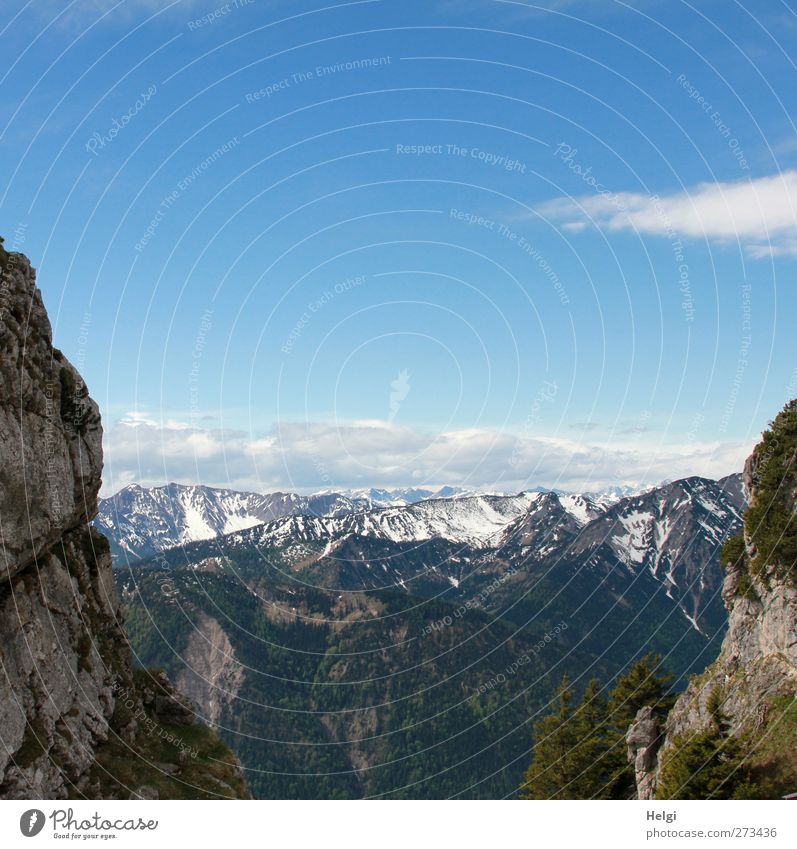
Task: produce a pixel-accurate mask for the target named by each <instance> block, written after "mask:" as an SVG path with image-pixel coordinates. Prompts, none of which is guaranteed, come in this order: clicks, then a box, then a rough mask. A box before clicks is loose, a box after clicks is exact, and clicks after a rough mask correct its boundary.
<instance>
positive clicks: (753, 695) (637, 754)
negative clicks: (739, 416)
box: [627, 401, 797, 799]
mask: <svg viewBox="0 0 797 849" xmlns="http://www.w3.org/2000/svg"><path fill="white" fill-rule="evenodd" d="M744 485H745V488H746V490H747V492H748V494H749V498H750V507H749V509H748V511H747V513H746V515H745V525H744V534H743V535H740V536H739V537H736V538H734V539H732V540H731V541H730V542H729V543H728V544H727V545H726V547H725V550H724V552H723V559H724V560H725V564H726V568H727V573H726V577H725V581H724V585H723V590H722V597H723V601H724V602H725V606H726V607H727V609H728V631H727V633H726V636H725V638H724V641H723V643H722V648H721V650H720V654H719V656H718V658H717V660H716V661H715V662H714V663H713V664H712V665H711V666H710V667H709V668H708V669H707V670H706V671H705V672H704V673H703V674H702V675H700V676H699V677H697V678H696V679H694V680H692V682H691V683H690V685H689V687H688V688H687V690H686V691H685V692H684V693H683V695H681V696H680V697H679V699H678V700H677V702H676V703H675V706H674V707H673V709H672V710H671V712H670V714H669V716H668V717H667V720H666V723H665V726H664V728H663V729H661V728H659V727H658V726H657V724H656V722H655V719H654V718H652V716H651V714H650V711H649V710H648V709H646V708H643V709H642V710H641V711H640V712H639V714H638V716H637V721H636V723H635V724H634V725H633V726H632V727H631V729H630V731H629V734H628V737H627V741H628V744H629V760H630V761H632V762H633V763H634V764H635V767H636V774H637V789H638V794H639V797H640V798H643V799H645V798H653V797H654V796H659V797H661V798H667V797H671V796H682V797H686V798H688V797H690V795H691V792H692V791H693V790H694V789H695V787H697V786H700V787H701V788H703V790H704V791H705V788H706V787H707V786H708V785H707V784H706V783H705V782H703V781H701V778H700V766H699V763H698V761H699V758H698V752H699V751H703V752H704V753H705V752H708V754H709V755H715V757H714V759H713V761H712V763H713V767H712V768H713V769H714V778H713V779H712V781H713V783H712V784H711V786H716V795H717V796H721V795H722V796H731V797H732V796H734V795H735V796H736V797H737V798H744V797H746V796H747V797H749V796H753V797H761V796H763V797H770V796H776V795H783V794H785V793H787V792H794V791H795V790H797V764H796V763H795V757H794V742H795V739H797V713H796V712H795V694H797V588H796V586H795V585H796V584H797V560H796V559H795V546H794V537H795V534H797V527H795V525H797V521H796V520H795V509H796V508H797V402H795V401H792V402H790V403H789V404H787V405H786V407H785V408H784V410H783V411H782V412H781V413H780V414H779V415H778V417H777V418H776V419H775V420H774V422H772V424H771V427H770V429H769V430H768V431H767V432H766V433H765V434H764V438H763V439H762V441H761V443H760V444H759V445H758V446H757V447H756V448H755V450H754V451H753V453H752V455H751V456H750V457H749V458H748V460H747V463H746V464H745V469H744ZM696 741H698V743H699V745H698V743H696ZM690 746H691V747H692V751H691V752H689V748H690ZM712 746H713V747H714V748H713V750H712ZM701 747H702V749H701ZM690 757H692V762H690V761H689V758H690ZM707 760H708V756H707V755H706V756H704V757H703V761H704V762H705V761H707ZM690 764H691V765H690ZM687 767H688V768H687ZM676 776H677V780H676ZM742 785H743V787H742ZM753 785H755V786H753ZM690 787H691V788H692V791H690Z"/></svg>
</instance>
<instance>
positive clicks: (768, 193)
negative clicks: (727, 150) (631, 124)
mask: <svg viewBox="0 0 797 849" xmlns="http://www.w3.org/2000/svg"><path fill="white" fill-rule="evenodd" d="M538 210H539V212H541V213H542V214H543V215H546V216H549V217H551V218H554V219H558V220H560V221H561V222H562V226H563V227H565V228H567V229H569V230H578V229H581V228H582V227H583V226H584V224H585V221H586V220H587V219H590V218H591V219H592V220H593V222H594V223H595V224H596V225H597V226H598V227H602V228H606V229H608V230H614V231H618V230H635V231H637V232H640V233H650V234H653V235H659V236H667V237H670V238H672V237H682V238H683V237H686V238H696V239H697V238H700V239H708V240H716V241H718V242H721V243H726V244H730V243H736V242H738V243H740V244H741V245H742V246H743V247H744V248H745V250H746V251H747V253H748V254H749V255H750V256H751V257H754V258H761V257H766V256H771V255H788V256H797V170H790V171H784V172H783V173H781V174H776V175H774V176H771V177H761V178H759V179H756V180H742V181H739V182H731V183H700V184H698V185H697V186H695V187H694V188H692V189H690V190H686V191H683V192H677V193H675V194H670V195H665V196H664V197H657V196H655V195H647V194H643V193H637V192H619V193H608V192H606V193H600V194H594V195H587V196H583V197H578V198H575V199H570V198H567V199H558V200H553V201H549V202H548V203H545V204H542V205H541V206H540V207H539V208H538Z"/></svg>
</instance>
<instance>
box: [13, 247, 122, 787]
mask: <svg viewBox="0 0 797 849" xmlns="http://www.w3.org/2000/svg"><path fill="white" fill-rule="evenodd" d="M3 253H4V257H3V260H4V262H3V269H2V286H1V287H0V293H1V299H0V311H1V313H2V315H1V316H0V317H1V318H2V321H1V322H0V534H1V535H2V544H3V552H2V560H1V561H0V663H2V671H3V679H2V684H0V695H2V698H0V742H2V745H0V796H2V797H5V798H30V797H44V798H57V797H59V796H63V795H65V793H66V792H67V791H66V787H67V784H69V783H70V782H72V783H78V782H79V781H80V777H81V775H83V774H84V773H85V772H86V771H87V770H88V768H89V767H90V765H91V763H92V761H93V758H94V750H95V747H96V746H97V745H98V744H99V743H101V742H103V741H104V740H106V739H107V735H108V729H109V719H110V717H111V715H112V713H113V709H114V704H115V698H114V687H115V685H116V682H117V681H118V679H119V670H118V669H117V668H115V664H116V661H117V660H118V659H119V652H120V651H123V647H124V645H125V640H124V634H123V632H122V630H121V627H120V625H119V624H118V619H117V607H118V602H117V600H116V594H115V591H114V585H113V577H112V573H111V564H110V557H109V554H108V545H107V542H106V541H105V539H104V538H103V537H102V536H101V535H100V534H99V533H97V532H96V531H92V530H91V529H90V528H89V526H88V521H89V519H90V518H91V517H92V516H93V515H94V513H95V512H96V505H97V492H98V490H99V487H100V476H101V472H102V443H101V440H102V428H101V425H100V416H99V412H98V409H97V405H96V404H95V403H94V402H93V401H92V400H91V398H89V396H88V392H87V390H86V387H85V384H84V383H83V381H82V379H81V377H80V375H79V374H78V373H77V371H76V370H75V369H74V368H73V367H72V366H71V365H70V363H69V362H68V361H67V360H66V358H65V357H64V356H63V355H62V354H61V353H60V352H59V351H57V350H55V349H54V348H53V346H52V331H51V328H50V322H49V320H48V318H47V313H46V312H45V309H44V305H43V303H42V298H41V293H40V292H39V290H38V289H37V288H36V283H35V273H34V271H33V270H32V269H31V267H30V264H29V262H28V260H27V259H26V258H25V257H24V256H22V255H21V254H10V255H9V254H5V252H3Z"/></svg>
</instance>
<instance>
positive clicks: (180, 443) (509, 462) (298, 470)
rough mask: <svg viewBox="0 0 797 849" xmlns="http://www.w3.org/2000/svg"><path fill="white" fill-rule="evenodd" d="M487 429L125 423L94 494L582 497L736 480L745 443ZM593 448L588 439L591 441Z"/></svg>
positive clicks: (112, 435) (136, 417)
mask: <svg viewBox="0 0 797 849" xmlns="http://www.w3.org/2000/svg"><path fill="white" fill-rule="evenodd" d="M574 433H575V431H573V430H571V429H568V436H567V437H559V436H536V435H535V436H529V435H527V434H523V433H512V432H508V431H499V430H490V429H486V428H485V429H477V428H474V429H462V430H454V431H448V432H445V433H440V434H433V433H428V432H424V431H422V430H418V429H415V428H409V427H404V426H398V425H395V424H390V423H387V422H384V421H361V422H351V423H347V424H326V423H313V424H297V423H281V424H279V425H275V426H274V427H273V428H272V429H271V430H269V431H268V432H266V433H263V434H248V433H245V432H242V431H237V430H225V429H212V428H205V427H201V426H199V425H195V424H190V423H186V422H180V421H156V420H154V419H151V418H148V417H147V416H146V415H142V414H140V413H139V414H130V415H127V416H125V417H124V418H122V419H121V420H119V421H118V422H117V423H116V424H115V425H113V426H112V427H111V428H110V429H109V430H108V431H107V433H106V439H105V460H106V462H105V474H104V487H103V494H104V495H110V494H112V493H113V492H115V491H117V490H118V489H120V488H121V487H123V486H125V485H127V484H130V483H133V482H137V483H141V484H143V485H146V486H154V485H159V484H163V483H166V482H169V481H176V482H178V483H203V484H207V485H209V486H220V487H230V488H233V489H241V490H252V491H258V492H269V491H274V490H293V491H299V492H309V491H315V490H318V489H335V490H339V489H350V488H355V487H364V486H384V487H396V486H406V485H414V486H440V485H443V484H450V485H456V486H465V487H470V488H478V489H482V488H483V489H488V490H489V489H492V490H498V491H506V492H512V491H519V490H521V489H527V488H531V487H534V486H546V487H556V488H561V489H568V490H576V491H588V490H593V489H600V488H602V487H604V486H610V485H615V484H618V485H619V484H632V485H638V484H650V485H653V484H656V483H659V482H661V481H662V480H665V479H675V478H679V477H687V476H689V475H695V474H696V475H702V476H705V477H715V478H716V477H721V476H723V475H725V474H728V473H729V472H732V471H738V470H741V467H742V463H743V462H744V458H745V457H746V456H747V454H748V453H749V451H750V448H751V443H740V442H714V443H708V442H702V443H695V442H689V444H684V445H677V444H667V445H658V444H656V443H655V442H654V441H652V440H649V441H643V439H645V438H647V437H649V435H647V434H646V435H640V434H637V435H635V436H633V437H628V436H622V435H620V434H617V435H616V436H615V437H614V438H613V440H612V441H611V442H610V443H608V444H607V443H605V442H604V443H600V442H598V441H597V440H592V441H590V440H588V439H587V434H584V435H583V437H582V438H575V439H574V438H572V437H573V434H574ZM589 435H590V436H592V434H589Z"/></svg>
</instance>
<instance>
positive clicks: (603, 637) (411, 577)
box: [101, 475, 744, 798]
mask: <svg viewBox="0 0 797 849" xmlns="http://www.w3.org/2000/svg"><path fill="white" fill-rule="evenodd" d="M170 491H171V492H172V493H173V494H175V495H176V497H177V504H176V505H171V504H170V503H169V502H168V500H166V501H159V502H158V503H159V504H160V505H161V510H163V511H166V512H167V513H168V515H166V516H164V515H163V513H159V512H155V513H149V514H148V515H147V516H146V517H144V516H141V515H137V516H132V517H130V516H127V515H123V514H121V513H120V512H117V516H116V521H115V523H114V525H113V526H112V527H108V526H107V525H106V527H105V532H106V533H109V534H111V533H114V532H115V531H117V532H120V533H121V532H122V531H125V532H126V529H127V528H129V527H130V526H131V522H133V521H135V522H136V523H137V524H136V533H137V535H138V536H137V538H136V540H135V545H133V544H132V543H131V541H130V538H129V537H125V536H121V535H120V536H118V537H117V538H116V539H114V540H113V545H114V546H115V547H116V548H117V550H120V551H126V552H128V553H129V552H130V551H131V550H133V549H135V547H136V545H140V541H141V540H145V541H150V540H155V541H158V543H159V544H160V542H166V541H168V540H169V539H170V536H169V535H170V534H174V533H175V531H174V530H169V524H168V523H169V521H174V517H175V516H178V517H180V516H183V515H185V514H184V513H183V512H182V511H184V509H185V505H186V504H190V505H192V507H193V508H195V509H197V510H198V509H199V508H198V507H197V505H202V504H207V505H209V507H208V509H209V510H210V511H211V512H209V513H208V514H205V513H203V512H199V516H200V517H202V519H203V525H202V527H203V533H205V534H208V533H209V531H208V529H212V528H213V527H218V528H221V529H222V531H223V530H224V529H226V528H229V527H230V525H229V521H230V520H229V517H228V514H225V513H224V511H219V510H218V509H216V508H218V506H219V503H220V502H219V501H218V500H215V499H211V500H207V501H206V500H203V499H204V496H205V495H206V493H205V492H204V491H203V489H202V488H174V487H173V488H171V489H170V488H162V489H159V490H155V493H156V494H157V497H158V498H159V499H162V498H164V497H165V496H166V495H168V493H169V492H170ZM151 492H152V491H146V490H140V491H139V492H138V498H140V499H142V500H143V502H144V503H148V504H150V505H151V504H154V503H155V501H154V500H150V499H149V494H151ZM216 493H218V491H216ZM235 497H236V496H235V495H234V494H225V495H224V499H223V503H224V504H228V505H233V504H236V503H239V502H236V501H235ZM314 497H323V498H327V499H330V500H329V501H328V502H327V504H328V505H331V509H330V512H334V513H335V514H334V515H319V513H321V512H322V510H321V509H319V510H318V512H316V513H311V512H299V509H298V507H299V505H300V504H302V503H303V502H302V501H301V500H300V499H301V498H302V497H301V496H296V497H295V499H291V500H284V501H282V502H281V503H280V506H279V508H278V509H282V505H287V508H289V509H290V510H292V511H295V512H292V514H290V515H283V516H281V517H279V518H273V519H271V520H270V521H261V522H260V523H258V524H253V525H252V526H251V527H245V528H242V529H238V530H233V531H232V532H230V533H221V534H219V535H214V536H210V537H209V538H206V539H199V540H194V541H186V542H184V543H182V544H180V545H177V546H173V547H171V548H161V550H159V551H156V552H154V553H152V554H149V555H148V556H145V557H142V558H140V559H138V560H134V559H132V557H130V556H129V554H128V556H127V557H125V558H122V559H118V560H117V568H116V578H117V584H118V587H119V590H120V593H121V596H122V599H123V601H124V603H125V606H126V610H127V627H128V631H129V633H130V638H131V643H132V646H133V649H134V652H135V655H136V657H137V659H138V662H139V663H141V664H143V665H146V666H153V667H161V668H164V669H165V670H166V671H167V672H168V674H169V675H170V676H171V677H172V679H173V680H174V681H175V684H176V686H177V687H178V689H179V690H180V691H181V692H182V693H183V694H185V695H186V696H188V697H189V698H190V699H192V701H193V702H194V703H196V704H197V705H198V708H199V712H200V716H201V717H202V719H203V720H204V721H205V722H206V723H208V724H210V725H212V726H213V727H214V728H215V729H216V730H217V731H218V733H219V734H220V735H221V737H222V738H223V739H224V740H225V741H226V742H227V743H228V744H229V745H230V746H231V748H232V749H233V750H234V751H235V752H236V754H237V755H238V757H239V758H240V760H241V762H242V764H243V766H244V769H245V771H246V775H247V781H248V783H249V786H250V787H251V789H252V791H253V793H254V794H255V795H256V796H258V797H262V798H296V797H300V798H315V797H318V798H354V797H364V796H365V797H390V798H398V797H408V798H419V797H427V798H442V797H446V798H447V797H452V796H463V797H479V798H501V797H503V796H508V795H514V793H515V792H516V788H517V786H518V785H519V782H520V780H521V777H522V770H523V768H524V767H525V766H526V765H527V761H528V752H529V747H530V731H529V727H530V726H529V723H530V722H533V718H534V717H536V716H538V715H539V714H540V712H541V711H544V710H545V709H546V708H547V706H548V705H549V704H550V701H551V699H552V698H553V697H554V694H555V691H556V687H557V685H558V682H559V681H560V679H561V677H562V675H564V674H567V675H568V676H569V677H570V679H571V681H573V682H574V684H575V686H576V687H581V686H583V684H584V683H585V681H586V679H588V678H589V677H592V676H596V677H598V678H599V679H600V680H601V681H611V680H612V679H613V678H614V677H615V676H616V675H617V674H618V673H619V672H620V671H622V669H623V668H625V667H626V665H627V664H628V662H629V659H631V658H633V657H636V656H639V655H640V654H642V653H644V652H646V651H649V650H653V651H658V652H660V653H661V654H662V655H664V656H665V658H666V663H667V666H668V668H669V669H671V670H672V671H673V672H674V673H675V675H676V677H677V678H678V680H679V681H680V682H681V684H682V685H683V684H684V683H685V680H686V677H687V676H688V675H689V674H690V673H692V672H695V671H700V670H702V669H703V668H705V666H706V664H708V663H709V662H711V661H712V660H713V659H714V657H715V656H716V653H717V650H718V646H719V642H720V640H721V638H722V634H723V633H724V629H725V626H726V616H725V612H724V609H723V607H722V604H721V600H720V598H719V589H720V587H721V584H722V570H721V567H720V565H719V550H720V547H721V545H722V542H723V541H724V540H725V539H727V538H728V537H729V536H730V535H732V534H735V533H737V532H738V531H739V528H740V527H741V514H742V511H743V509H744V493H743V491H742V487H741V483H740V478H739V476H738V475H732V476H729V477H728V478H724V479H722V480H720V481H713V480H708V479H705V478H698V477H692V478H686V479H683V480H679V481H674V482H672V483H668V484H666V485H664V486H662V487H658V488H655V489H653V490H650V491H648V492H645V493H642V494H638V495H632V496H629V497H625V498H620V499H619V500H617V501H615V502H614V503H612V504H609V505H606V504H605V503H604V504H601V503H598V502H597V501H595V500H593V499H592V498H589V497H586V496H581V495H568V494H558V493H555V492H526V493H520V494H517V495H512V496H500V495H465V496H463V497H448V498H433V499H426V500H421V501H417V502H416V503H414V504H407V505H403V506H387V507H385V506H381V507H377V508H373V507H367V508H365V507H364V506H361V505H355V502H354V501H353V500H352V499H350V498H349V497H348V496H343V495H339V494H332V493H327V494H324V495H322V496H313V497H308V498H314ZM265 498H268V497H265ZM284 498H286V497H284ZM344 499H348V500H347V501H345V500H344ZM272 503H273V502H272ZM304 503H307V502H304ZM313 503H314V505H315V506H317V505H318V502H313ZM116 504H117V507H119V506H120V505H123V504H124V502H123V501H119V500H117V502H116ZM351 505H355V507H356V509H351ZM236 509H238V508H236ZM234 515H236V516H238V517H240V516H241V515H242V513H241V512H238V513H236V514H234ZM261 515H264V514H261ZM101 518H102V511H101ZM145 518H146V519H148V520H152V521H151V523H150V522H147V521H144V520H145ZM237 521H240V518H239V519H237ZM195 522H196V524H194V525H193V527H194V528H197V527H199V523H198V519H196V520H195ZM214 523H215V525H214ZM173 527H177V526H173ZM153 529H154V532H153ZM171 539H172V540H174V539H175V537H174V536H172V537H171ZM152 547H154V545H153V546H152Z"/></svg>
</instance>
